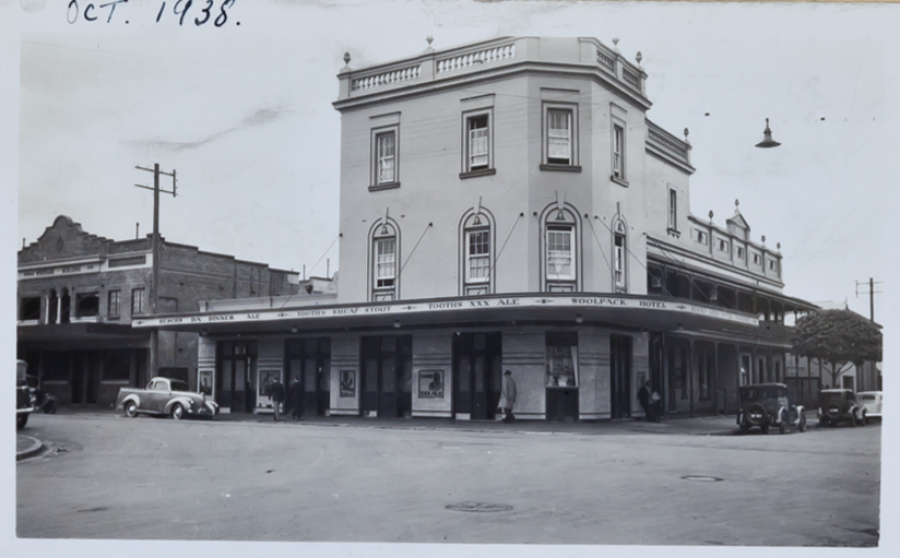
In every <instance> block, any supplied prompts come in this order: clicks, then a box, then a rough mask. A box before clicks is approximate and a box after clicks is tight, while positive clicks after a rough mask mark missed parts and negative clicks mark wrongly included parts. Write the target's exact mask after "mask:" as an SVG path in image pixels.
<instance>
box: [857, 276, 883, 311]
mask: <svg viewBox="0 0 900 558" xmlns="http://www.w3.org/2000/svg"><path fill="white" fill-rule="evenodd" d="M866 283H868V284H869V290H868V291H862V293H860V291H859V286H860V285H863V286H865V285H866ZM881 283H883V281H876V280H874V279H873V278H871V277H869V280H868V281H857V282H856V298H859V295H860V294H867V295H869V320H871V321H873V322H874V321H875V293H882V292H884V291H876V290H875V285H880V284H881Z"/></svg>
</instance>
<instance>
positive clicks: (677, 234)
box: [666, 227, 681, 238]
mask: <svg viewBox="0 0 900 558" xmlns="http://www.w3.org/2000/svg"><path fill="white" fill-rule="evenodd" d="M666 232H668V233H669V236H674V237H675V238H681V232H680V231H679V230H678V229H673V228H672V227H669V228H668V229H667V230H666Z"/></svg>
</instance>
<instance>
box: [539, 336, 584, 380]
mask: <svg viewBox="0 0 900 558" xmlns="http://www.w3.org/2000/svg"><path fill="white" fill-rule="evenodd" d="M545 385H546V386H547V387H577V386H578V334H577V333H574V332H572V333H569V332H566V333H548V334H547V376H546V382H545Z"/></svg>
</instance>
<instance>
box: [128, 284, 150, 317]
mask: <svg viewBox="0 0 900 558" xmlns="http://www.w3.org/2000/svg"><path fill="white" fill-rule="evenodd" d="M145 311H146V309H145V308H144V288H143V287H141V288H138V289H131V315H132V316H133V315H135V314H143V313H144V312H145Z"/></svg>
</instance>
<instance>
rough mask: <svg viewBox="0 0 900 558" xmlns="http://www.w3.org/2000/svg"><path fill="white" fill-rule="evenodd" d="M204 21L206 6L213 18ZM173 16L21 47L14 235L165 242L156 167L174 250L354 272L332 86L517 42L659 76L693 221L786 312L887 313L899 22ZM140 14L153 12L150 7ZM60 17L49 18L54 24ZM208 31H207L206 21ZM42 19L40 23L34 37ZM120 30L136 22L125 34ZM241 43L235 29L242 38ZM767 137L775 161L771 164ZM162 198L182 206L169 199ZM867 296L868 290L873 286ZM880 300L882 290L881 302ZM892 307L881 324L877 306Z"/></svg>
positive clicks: (824, 14)
mask: <svg viewBox="0 0 900 558" xmlns="http://www.w3.org/2000/svg"><path fill="white" fill-rule="evenodd" d="M200 4H201V3H200V2H198V3H197V5H198V6H199V5H200ZM158 5H159V3H145V4H141V5H140V6H138V5H134V6H132V5H126V4H122V5H120V6H118V7H117V8H118V11H117V12H115V13H113V14H112V16H113V17H112V20H111V21H110V22H109V23H106V21H105V17H107V16H108V12H107V11H102V12H99V11H98V12H91V13H90V14H89V15H93V16H97V17H99V19H98V21H93V22H90V21H85V20H84V18H83V13H82V14H81V16H79V17H78V18H77V20H76V21H75V22H74V23H71V24H70V23H67V17H68V18H70V19H75V18H76V16H75V13H74V12H73V11H69V12H66V10H64V9H63V7H62V6H61V5H60V6H54V5H53V4H52V3H51V5H48V6H47V8H46V9H45V10H43V12H42V13H37V14H33V15H32V14H28V15H29V17H34V18H35V19H33V20H28V21H27V22H28V23H30V24H33V25H29V26H26V27H27V28H26V29H25V30H24V31H25V32H23V33H22V35H21V43H20V68H19V72H20V78H21V80H20V88H19V113H18V116H19V134H18V135H19V154H18V155H19V156H18V169H19V180H18V185H19V199H18V235H17V236H18V237H19V240H18V242H19V247H21V245H22V240H23V239H24V241H25V242H26V243H30V242H33V241H35V240H36V239H37V238H38V237H39V236H40V235H41V234H42V233H43V231H44V229H45V228H46V227H48V226H49V225H50V224H51V223H52V222H53V220H54V218H55V217H56V216H57V215H60V214H65V215H68V216H70V217H71V218H72V219H73V220H75V221H76V222H78V223H81V225H82V227H83V228H84V230H86V231H88V232H90V233H93V234H97V235H100V236H105V237H109V238H114V239H127V238H133V237H134V236H135V234H136V223H139V224H140V225H139V230H140V234H141V235H142V236H143V235H146V234H148V233H149V232H151V230H152V214H153V211H152V210H153V208H152V194H151V193H150V192H148V191H147V190H142V189H139V188H136V187H135V186H134V185H135V184H143V185H148V184H152V175H151V174H150V173H146V172H142V171H140V170H137V169H135V166H136V165H141V166H145V167H150V166H152V165H153V164H154V163H159V164H160V165H161V168H163V169H164V170H172V169H175V170H176V171H177V174H178V196H177V197H176V198H173V197H172V196H166V195H164V196H163V198H162V202H161V217H160V223H161V225H160V228H161V233H162V234H163V236H165V237H166V238H167V239H169V240H171V241H174V242H180V243H185V244H191V245H195V246H198V247H200V248H201V249H203V250H207V251H211V252H218V253H225V254H232V255H234V256H236V257H238V258H240V259H245V260H252V261H260V262H264V263H268V264H269V265H271V266H273V267H276V268H281V269H293V270H296V271H301V272H302V271H303V270H304V266H305V270H306V274H307V275H318V276H323V275H326V274H327V273H329V272H334V271H335V270H337V269H338V265H339V264H338V242H336V240H337V236H338V233H339V232H340V231H339V230H338V224H339V220H338V187H339V179H340V156H339V146H340V116H339V114H338V113H337V111H335V110H334V109H333V108H332V107H331V103H332V102H333V101H335V100H336V98H337V88H338V81H337V79H336V77H335V75H336V73H337V72H338V71H339V70H340V68H341V67H342V66H343V64H344V63H343V60H342V56H343V54H344V52H345V51H346V52H349V53H350V55H351V57H352V60H351V67H354V68H358V67H360V66H364V65H367V64H371V63H374V62H384V61H389V60H393V59H396V58H402V57H406V56H410V55H414V54H418V53H419V52H421V51H422V50H424V48H425V47H426V46H427V43H426V41H425V37H426V36H428V35H431V36H433V37H434V45H433V46H434V47H435V48H438V49H440V48H445V47H451V46H455V45H458V44H462V43H465V42H469V41H474V40H480V39H487V38H492V37H496V36H499V35H556V36H560V35H570V36H572V35H577V36H594V37H597V38H598V39H600V40H601V41H602V42H604V43H606V44H608V45H611V44H612V38H614V37H616V38H618V39H619V40H620V42H619V49H620V50H621V52H622V53H623V55H625V56H626V57H627V58H628V59H631V60H633V59H634V57H635V54H636V53H637V52H638V51H640V52H641V53H642V55H643V60H642V65H643V67H644V69H645V70H646V71H647V73H648V74H649V78H648V81H647V93H648V96H649V97H650V99H651V101H653V103H654V106H653V107H652V108H651V110H650V111H649V113H648V116H649V118H650V119H652V120H653V121H654V122H656V123H657V124H659V125H661V126H663V127H664V128H666V129H667V130H669V131H671V132H673V133H675V134H676V135H678V136H681V133H682V130H683V129H684V128H689V130H690V135H689V139H690V142H691V144H692V145H693V151H692V162H693V164H694V166H695V167H696V168H697V172H696V174H695V175H694V176H693V177H692V178H691V200H690V204H691V211H692V213H693V214H694V215H697V216H699V217H701V218H703V219H706V218H707V215H708V213H709V211H710V210H712V211H713V212H714V214H715V217H714V221H715V222H716V223H718V224H719V225H720V226H724V223H725V219H727V218H728V217H730V216H731V215H732V214H733V212H734V201H735V200H736V199H739V200H740V209H741V212H742V213H743V215H744V217H745V218H746V219H747V221H748V222H749V223H750V226H751V236H752V238H753V240H755V241H757V242H759V241H760V240H761V237H762V236H765V237H766V244H767V246H769V247H773V248H774V247H776V246H777V244H779V243H780V245H781V252H782V254H783V256H784V264H783V269H784V280H785V284H786V288H785V292H786V293H787V294H790V295H792V296H797V297H800V298H804V299H806V300H809V301H812V302H817V303H823V304H840V305H843V304H844V303H845V302H846V304H848V305H849V306H850V307H851V308H852V309H854V310H856V311H858V312H860V313H862V314H864V315H868V314H869V300H868V297H867V296H865V295H861V296H857V290H858V289H857V282H862V281H866V282H867V281H868V279H869V278H870V277H872V278H874V279H875V280H876V281H883V280H884V279H885V269H884V266H883V262H884V258H882V254H883V251H884V245H883V238H884V236H885V224H886V222H887V217H888V215H887V211H889V204H888V203H885V202H886V201H888V199H890V198H892V197H893V196H894V195H895V194H894V192H893V190H894V188H892V186H893V183H894V181H893V177H894V176H896V175H897V174H898V170H900V161H898V160H897V159H896V158H892V157H890V154H891V153H895V152H896V142H895V141H894V140H896V136H897V134H898V132H897V130H898V129H900V127H898V126H897V121H898V120H900V115H898V113H897V106H898V100H897V99H898V96H897V95H896V93H897V90H898V82H897V78H898V75H900V72H898V71H897V70H896V69H897V67H898V66H900V64H898V63H900V60H898V54H900V49H898V45H900V39H898V38H897V37H896V36H894V35H892V33H891V30H892V27H891V23H890V18H888V17H884V15H885V14H888V13H890V14H893V15H896V14H897V13H898V11H897V9H896V8H895V7H889V8H887V9H886V8H885V7H883V6H874V7H865V6H864V7H859V8H857V7H849V6H833V5H828V6H780V7H779V6H774V7H773V6H753V5H720V6H690V5H686V4H678V5H672V6H663V5H658V4H652V5H646V4H643V5H637V4H633V3H614V4H600V3H590V4H587V3H570V2H549V3H546V2H544V3H542V2H517V3H509V2H492V3H484V2H481V3H477V2H464V1H463V2H438V1H431V2H403V1H397V2H384V1H378V2H361V1H352V0H350V1H344V2H336V3H325V2H307V3H304V4H303V5H296V4H292V3H289V2H275V1H268V2H261V3H259V2H258V3H254V4H253V5H251V4H249V3H241V2H237V3H235V4H234V5H233V6H231V7H230V8H229V9H227V10H226V11H227V12H228V13H229V14H230V15H229V17H230V19H229V20H227V21H226V23H225V24H224V25H223V26H222V27H220V28H216V27H215V26H214V25H211V24H210V23H209V22H207V23H206V24H205V25H202V26H197V25H195V24H193V23H192V19H194V17H198V18H200V17H202V14H201V13H200V12H199V11H196V10H197V8H194V12H189V13H188V16H187V17H186V25H183V26H179V25H178V17H177V15H176V14H174V13H172V12H171V11H170V10H169V11H165V12H164V13H163V16H162V17H161V19H160V22H159V23H156V21H155V20H156V16H157V15H158V11H157V8H156V6H158ZM142 8H143V9H142ZM53 10H55V11H54V12H53V14H52V16H53V17H52V19H47V21H46V22H44V21H43V20H40V21H39V18H47V17H48V16H49V15H51V14H50V13H49V12H51V11H53ZM195 12H196V13H195ZM23 19H25V18H23ZM124 21H128V24H125V23H124ZM238 22H239V23H240V24H241V25H239V26H238V25H237V23H238ZM766 118H769V119H770V122H771V128H772V130H773V134H774V137H775V139H776V140H777V141H780V142H781V143H782V146H781V147H779V148H777V149H770V150H762V149H757V148H754V144H756V143H757V142H759V141H760V140H761V139H762V131H763V128H764V127H765V119H766ZM163 187H164V188H166V187H169V188H170V187H171V183H170V182H166V179H165V178H164V180H163ZM860 290H861V291H866V292H867V290H868V285H864V286H862V287H861V288H860ZM883 290H884V284H883V283H882V284H878V285H876V291H883ZM880 299H881V297H880V296H876V313H878V312H877V309H878V305H879V304H878V303H880V302H882V301H881V300H880Z"/></svg>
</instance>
